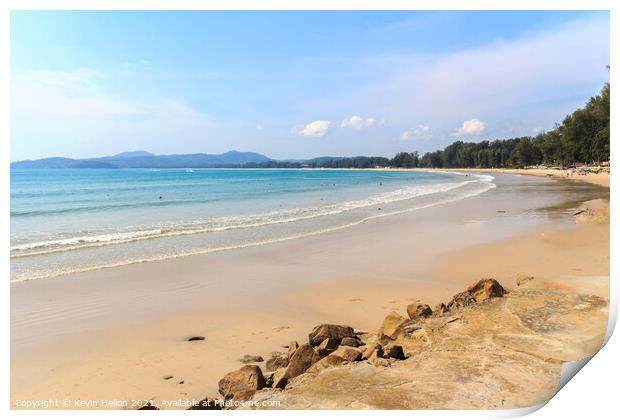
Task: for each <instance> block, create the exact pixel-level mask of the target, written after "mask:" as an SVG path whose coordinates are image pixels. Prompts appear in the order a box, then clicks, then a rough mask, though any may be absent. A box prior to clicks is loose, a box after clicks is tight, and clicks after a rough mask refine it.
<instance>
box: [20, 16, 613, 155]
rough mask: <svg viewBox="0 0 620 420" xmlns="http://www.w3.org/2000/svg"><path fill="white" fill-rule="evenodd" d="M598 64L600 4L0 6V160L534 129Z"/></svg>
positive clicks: (416, 143)
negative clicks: (564, 7) (1, 41)
mask: <svg viewBox="0 0 620 420" xmlns="http://www.w3.org/2000/svg"><path fill="white" fill-rule="evenodd" d="M607 64H609V15H608V13H607V12H571V11H562V12H542V11H535V12H519V11H517V12H515V11H501V12H500V11H498V12H475V11H469V12H448V11H438V12H391V11H383V12H374V11H373V12H361V11H360V12H354V11H351V12H333V11H331V12H320V11H316V12H267V11H264V12H215V11H213V12H209V11H200V12H196V11H193V12H190V11H187V12H170V11H162V12H155V11H153V12H139V11H138V12H131V11H120V12H112V11H109V12H63V11H56V12H13V13H12V16H11V159H12V160H20V159H28V158H40V157H47V156H69V157H92V156H101V155H108V154H115V153H118V152H121V151H126V150H137V149H142V150H149V151H151V152H154V153H158V154H165V153H193V152H205V153H221V152H224V151H227V150H231V149H236V150H243V151H256V152H260V153H264V154H266V155H268V156H270V157H273V158H308V157H315V156H321V155H338V156H351V155H360V154H365V155H384V156H391V155H393V154H394V153H396V152H398V151H403V150H419V151H421V152H425V151H429V150H435V149H437V148H442V147H444V146H445V145H447V144H449V143H451V142H453V141H455V140H457V139H463V140H470V141H479V140H482V139H495V138H506V137H513V136H519V135H532V134H535V133H536V132H539V131H540V130H545V129H549V128H551V127H552V126H553V124H554V123H555V122H558V121H561V119H562V118H563V117H564V116H565V115H566V114H568V113H570V112H571V111H572V110H574V109H575V108H576V107H578V106H581V105H582V104H583V103H584V102H585V101H586V100H587V98H589V97H590V96H592V95H594V94H596V93H597V92H598V91H599V90H600V88H601V87H602V85H603V83H605V82H606V81H608V79H609V74H608V73H607V70H606V69H605V66H606V65H607Z"/></svg>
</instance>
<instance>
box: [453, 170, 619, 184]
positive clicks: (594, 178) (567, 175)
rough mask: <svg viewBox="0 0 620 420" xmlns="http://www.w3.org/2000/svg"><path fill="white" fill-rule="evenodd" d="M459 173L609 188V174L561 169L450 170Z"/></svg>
mask: <svg viewBox="0 0 620 420" xmlns="http://www.w3.org/2000/svg"><path fill="white" fill-rule="evenodd" d="M451 170H453V171H459V172H484V173H495V174H519V175H534V176H546V177H550V178H554V179H557V178H560V179H567V180H569V181H582V182H587V183H589V184H594V185H600V186H602V187H607V188H609V185H610V178H611V176H610V174H609V173H598V174H595V173H587V174H584V175H579V174H577V173H573V172H569V171H564V170H561V169H471V168H464V169H451Z"/></svg>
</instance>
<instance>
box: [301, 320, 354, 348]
mask: <svg viewBox="0 0 620 420" xmlns="http://www.w3.org/2000/svg"><path fill="white" fill-rule="evenodd" d="M355 336H356V335H355V331H354V330H353V328H351V327H349V326H346V325H335V324H321V325H317V326H316V327H314V329H313V330H312V332H311V333H310V334H308V342H309V343H310V345H312V346H318V345H320V344H321V343H322V342H323V340H325V339H327V338H333V339H335V340H338V342H340V340H342V339H343V338H345V337H355Z"/></svg>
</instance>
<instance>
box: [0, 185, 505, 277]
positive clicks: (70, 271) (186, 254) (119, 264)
mask: <svg viewBox="0 0 620 420" xmlns="http://www.w3.org/2000/svg"><path fill="white" fill-rule="evenodd" d="M485 176H487V175H485ZM493 179H494V177H492V176H490V179H488V180H485V181H483V183H482V185H483V188H481V189H480V190H479V191H474V192H471V193H468V194H464V195H462V196H458V197H454V198H450V199H445V200H441V201H437V202H434V203H429V204H425V205H420V206H416V207H411V208H408V209H403V210H396V211H392V212H386V213H380V214H375V215H371V216H367V217H365V218H363V219H360V220H356V221H353V222H350V223H347V224H344V225H340V226H334V227H331V228H326V229H320V230H317V231H313V232H306V233H302V234H297V235H289V236H285V237H281V238H272V239H267V240H262V241H255V242H247V243H244V244H238V245H230V246H224V247H218V248H211V249H202V250H192V251H185V252H180V253H177V254H171V255H160V256H156V257H147V258H137V259H128V260H123V261H118V262H115V263H105V264H99V265H91V266H85V267H79V268H68V269H62V270H55V271H53V272H45V273H40V274H35V275H29V276H28V275H27V274H26V273H25V275H24V276H20V277H15V278H11V280H10V281H11V283H19V282H22V281H28V280H38V279H45V278H51V277H58V276H62V275H68V274H77V273H85V272H89V271H95V270H101V269H106V268H115V267H122V266H125V265H132V264H140V263H147V262H158V261H165V260H170V259H175V258H182V257H190V256H196V255H207V254H212V253H216V252H222V251H232V250H236V249H243V248H250V247H255V246H260V245H267V244H273V243H279V242H284V241H289V240H293V239H301V238H305V237H310V236H315V235H320V234H323V233H330V232H334V231H338V230H341V229H345V228H349V227H353V226H356V225H360V224H362V223H365V222H367V221H369V220H373V219H378V218H381V217H388V216H394V215H398V214H405V213H410V212H413V211H417V210H422V209H426V208H430V207H434V206H437V205H442V204H449V203H453V202H456V201H460V200H463V199H466V198H470V197H475V196H477V195H480V194H482V193H485V192H487V191H489V190H491V189H493V188H495V187H496V185H495V184H494V183H492V182H490V181H491V180H493Z"/></svg>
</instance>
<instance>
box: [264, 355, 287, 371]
mask: <svg viewBox="0 0 620 420" xmlns="http://www.w3.org/2000/svg"><path fill="white" fill-rule="evenodd" d="M287 365H288V357H287V356H274V357H272V358H271V359H269V360H267V362H265V370H266V371H267V372H273V371H276V370H278V369H280V368H283V367H286V366H287Z"/></svg>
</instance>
